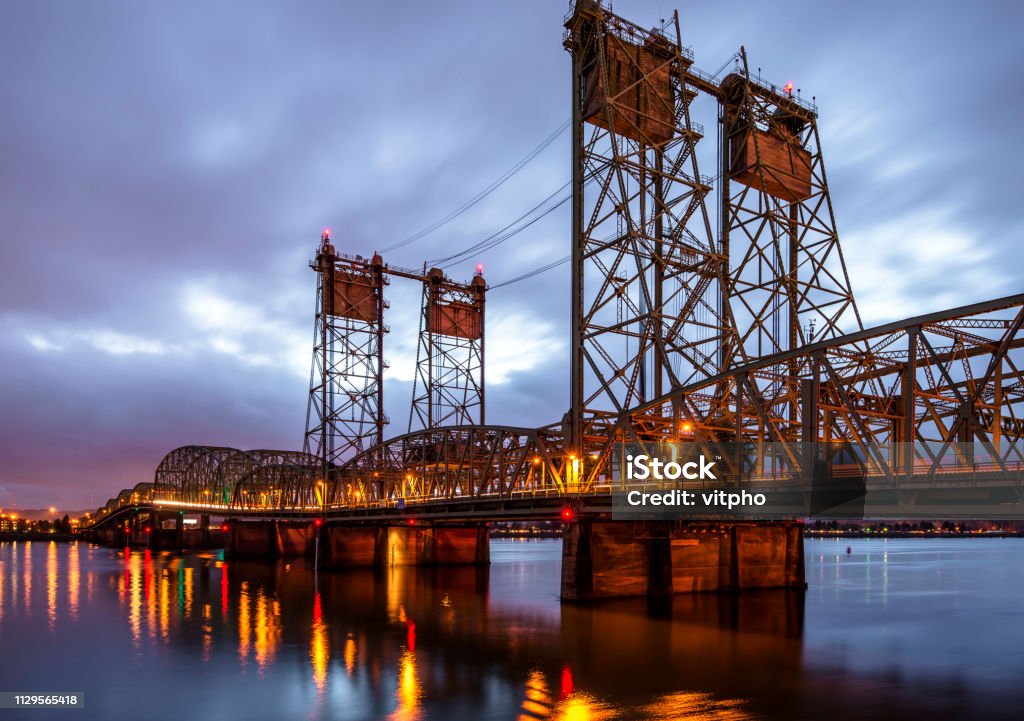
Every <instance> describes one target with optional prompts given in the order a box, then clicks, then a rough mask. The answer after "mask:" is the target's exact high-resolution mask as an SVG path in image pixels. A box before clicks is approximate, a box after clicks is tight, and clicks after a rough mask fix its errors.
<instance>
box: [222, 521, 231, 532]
mask: <svg viewBox="0 0 1024 721" xmlns="http://www.w3.org/2000/svg"><path fill="white" fill-rule="evenodd" d="M220 530H222V531H224V533H227V532H228V531H230V530H231V526H229V525H228V524H227V523H222V524H221V525H220Z"/></svg>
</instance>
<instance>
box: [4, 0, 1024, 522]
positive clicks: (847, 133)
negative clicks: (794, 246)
mask: <svg viewBox="0 0 1024 721" xmlns="http://www.w3.org/2000/svg"><path fill="white" fill-rule="evenodd" d="M673 7H674V5H673V4H672V2H671V1H670V0H657V1H655V0H635V1H633V2H626V1H625V0H619V2H616V3H615V10H616V11H617V12H619V13H620V14H623V15H625V16H627V17H630V18H631V19H633V20H635V21H636V22H638V23H639V24H641V25H653V24H654V23H655V22H656V21H657V20H658V18H659V17H664V16H666V15H667V14H668V13H670V12H671V10H672V9H673ZM567 9H568V5H567V3H563V2H552V1H550V0H547V1H543V2H542V1H541V0H524V1H523V2H516V3H482V2H478V1H470V0H462V1H452V0H438V1H437V2H431V3H408V4H399V3H392V4H384V3H358V4H357V3H345V2H313V1H311V0H308V1H302V2H298V1H291V2H283V1H281V2H270V3H267V2H244V3H243V2H239V1H237V0H236V1H235V2H198V1H196V2H191V1H187V2H177V3H168V2H155V1H154V2H138V1H137V0H131V1H124V2H118V1H116V0H93V1H90V2H82V1H80V0H67V1H66V2H55V1H53V0H8V1H7V2H4V3H0V64H2V67H3V69H4V70H3V72H2V73H0V158H2V160H0V217H2V219H3V222H2V225H0V368H2V374H3V375H2V382H0V507H3V508H8V507H11V506H12V505H17V506H18V507H21V508H29V507H39V506H48V505H51V504H56V505H58V506H60V507H62V508H87V507H95V506H97V505H100V504H102V503H104V502H105V501H106V499H107V498H108V497H109V496H110V495H112V494H114V493H116V492H117V491H118V490H119V489H121V488H123V487H126V486H130V485H133V484H134V483H136V482H138V481H142V480H150V479H151V476H152V471H153V468H154V467H155V465H156V464H157V462H158V461H159V460H160V458H161V457H162V456H163V454H164V453H165V452H166V451H168V450H170V449H171V448H173V447H175V446H179V445H183V444H188V443H204V444H216V445H229V446H236V447H246V448H256V447H261V448H269V447H285V448H293V447H299V446H300V445H301V441H302V432H303V423H304V416H305V402H306V401H305V394H306V390H307V385H308V375H309V357H310V353H311V338H312V313H313V301H314V295H313V273H312V271H310V270H309V268H308V267H307V262H308V259H309V258H310V256H311V255H312V254H313V252H314V250H315V246H316V244H317V241H318V237H319V233H320V231H321V229H322V228H323V227H325V226H329V227H331V228H332V229H333V234H334V238H335V241H336V243H337V244H338V245H339V247H340V249H341V250H343V251H346V252H351V253H370V252H372V251H373V250H374V249H380V248H385V247H388V246H389V245H392V244H394V243H396V242H398V241H400V240H402V239H403V238H406V237H408V236H409V235H410V234H413V233H415V232H416V231H418V230H419V229H421V228H423V227H424V226H427V225H429V224H430V223H431V222H433V221H435V220H437V219H438V218H439V217H442V216H444V215H445V214H446V213H448V212H449V211H450V210H452V209H453V208H455V207H458V206H459V205H460V204H461V203H463V202H464V201H466V200H467V199H468V198H470V197H472V196H473V195H474V194H475V193H477V192H478V191H479V190H481V189H482V188H483V187H485V186H486V185H488V184H489V183H490V182H491V181H493V180H494V179H495V178H497V177H498V176H500V175H501V174H502V173H503V172H504V171H506V170H507V169H508V168H509V167H511V166H512V165H513V164H515V163H516V161H517V160H519V159H520V158H521V157H522V156H524V155H525V154H526V153H527V152H528V151H529V150H530V149H531V148H533V147H534V146H536V145H537V144H538V143H539V142H540V141H541V140H542V139H543V138H544V137H546V136H547V135H549V134H550V133H551V132H552V131H553V130H555V129H556V128H558V127H559V125H561V124H562V123H563V122H564V121H565V120H567V119H568V116H569V95H568V89H569V82H570V78H569V56H568V55H567V54H566V53H565V51H564V50H563V49H562V46H561V32H562V28H561V23H562V16H563V15H564V13H565V12H566V10H567ZM681 11H682V25H683V33H684V43H686V44H689V45H692V46H693V48H694V51H695V53H696V57H697V64H698V65H699V66H701V67H703V68H704V69H707V70H710V71H712V72H714V71H715V70H717V69H718V67H719V66H720V65H721V64H722V63H723V62H724V61H725V59H726V58H728V57H729V56H730V55H731V54H732V53H733V52H735V51H736V49H737V48H738V46H739V45H741V44H743V45H745V46H746V49H747V52H748V55H749V57H750V61H751V66H752V67H754V66H756V67H760V68H761V69H762V73H763V74H764V75H765V76H766V77H768V78H771V79H773V80H774V81H775V82H778V83H783V82H786V81H787V80H793V81H794V82H795V83H796V85H797V86H798V87H800V88H801V89H802V92H803V94H804V95H805V96H809V95H815V96H816V98H817V101H818V104H819V106H820V109H821V114H820V127H821V134H822V142H823V146H824V149H825V154H826V165H827V168H828V172H829V180H830V185H831V188H832V198H833V202H834V204H835V207H836V213H837V218H838V224H839V229H840V234H841V237H842V239H843V244H844V248H845V252H846V256H847V259H848V263H849V268H850V273H851V276H852V280H853V284H854V288H855V291H856V293H857V295H858V301H859V304H860V307H861V311H862V314H863V315H864V317H865V321H866V322H867V323H869V324H874V323H876V322H878V321H883V320H891V319H895V318H897V317H903V316H907V315H911V314H914V313H916V312H920V311H924V310H929V309H938V308H942V307H948V306H952V305H957V304H960V303H964V302H970V301H975V300H981V299H984V298H987V297H994V296H999V295H1006V294H1009V293H1013V292H1017V291H1020V290H1021V289H1022V288H1024V268H1022V265H1021V263H1020V262H1019V257H1020V256H1019V248H1020V238H1022V237H1024V233H1022V230H1024V228H1022V227H1021V225H1022V221H1021V214H1020V211H1019V207H1020V202H1019V199H1018V197H1017V192H1018V191H1017V187H1018V184H1019V174H1020V165H1021V163H1020V161H1021V141H1020V130H1019V126H1020V121H1019V117H1020V116H1019V113H1020V108H1021V106H1020V102H1021V101H1020V98H1021V97H1024V87H1022V85H1024V81H1022V79H1021V78H1022V77H1024V74H1022V73H1021V72H1020V68H1021V67H1022V65H1024V46H1022V45H1021V43H1020V42H1019V30H1020V28H1021V27H1024V6H1021V5H1019V4H1016V3H994V2H978V3H939V2H904V1H902V0H897V2H892V0H889V1H887V2H872V1H868V2H858V3H839V2H830V3H820V2H812V1H811V0H788V1H780V2H773V3H761V4H759V5H757V6H754V5H753V4H751V3H738V4H737V3H725V4H723V3H719V2H688V3H687V4H686V5H685V6H684V7H682V8H681ZM710 120H711V119H706V120H705V125H707V126H710V125H711V122H710ZM707 142H710V141H707ZM568 177H569V149H568V135H567V134H566V133H563V134H562V135H561V136H560V137H559V138H558V140H557V141H556V142H554V143H553V144H552V145H551V146H550V147H549V148H548V149H547V150H546V151H544V152H543V153H542V154H541V155H540V156H539V157H537V158H536V159H535V160H534V161H533V162H531V163H530V164H529V165H528V166H527V167H526V168H524V170H523V171H522V172H520V173H519V174H517V175H516V176H515V177H514V178H513V180H511V181H510V182H508V183H506V184H505V185H504V186H503V187H502V188H501V189H500V190H499V191H498V192H496V193H494V194H492V195H491V196H489V197H488V198H487V199H486V200H485V201H483V202H481V203H479V204H478V205H476V206H474V208H473V210H472V211H471V212H468V213H465V214H463V215H461V216H460V217H459V219H458V220H457V221H456V222H453V223H451V224H449V225H447V226H445V227H444V228H443V229H442V230H440V231H438V232H436V233H433V234H431V235H429V236H426V237H425V238H423V239H422V240H420V241H418V242H416V243H412V244H409V245H407V246H405V247H403V248H401V249H398V250H396V251H394V252H393V253H390V254H388V255H387V256H386V258H385V260H387V261H388V262H390V263H392V264H397V265H402V266H410V267H417V266H421V265H422V263H423V262H424V261H425V260H427V259H432V258H437V257H440V256H443V255H447V254H448V252H449V251H450V250H451V249H458V248H462V247H465V246H468V245H470V244H471V243H473V242H475V241H478V240H480V239H481V238H483V237H486V236H487V235H490V234H491V233H493V232H494V231H496V230H498V229H499V228H501V227H502V226H504V225H506V224H507V223H508V222H510V221H511V220H513V219H515V218H516V217H518V216H519V215H520V214H522V213H523V212H524V211H526V210H527V209H529V208H530V207H532V206H533V205H535V204H536V203H537V202H539V201H540V200H541V199H542V198H544V197H545V196H547V195H548V194H549V193H551V192H553V191H554V190H555V189H556V188H558V187H559V186H561V185H562V184H563V183H564V182H566V181H567V180H568ZM566 209H567V208H565V207H563V208H562V209H561V211H560V212H555V213H552V214H551V215H550V216H548V217H547V218H545V219H544V220H543V221H541V222H539V223H537V224H536V225H534V226H532V227H531V228H530V229H529V230H528V231H526V232H524V233H522V234H520V235H517V236H515V237H514V238H513V239H511V240H510V241H508V242H506V243H504V244H503V245H501V246H499V247H498V248H495V249H493V250H491V251H488V252H487V253H485V254H484V255H482V256H480V257H473V258H471V259H468V260H467V261H466V262H465V263H464V264H463V265H461V266H457V267H455V268H453V269H451V272H452V275H453V276H454V277H456V278H469V277H470V275H471V274H472V268H473V265H474V264H475V263H477V262H482V263H484V265H485V275H486V276H487V278H488V280H489V281H490V282H491V283H498V282H501V281H502V280H503V279H507V278H510V277H514V276H516V275H519V274H521V273H524V272H526V271H528V270H530V269H532V268H534V267H537V266H540V265H542V264H543V263H545V262H546V261H549V260H554V259H557V258H559V257H562V256H564V255H566V254H567V253H568V243H569V235H568V215H567V213H565V212H564V211H565V210H566ZM389 298H390V301H391V304H392V310H391V313H390V316H389V319H388V322H389V324H390V326H391V328H392V332H391V334H390V335H389V336H388V338H387V344H388V345H387V351H386V357H387V358H388V359H389V360H390V362H391V370H390V371H389V375H388V379H387V383H386V390H385V393H386V396H387V407H388V412H389V414H390V416H391V419H392V426H391V429H392V432H393V433H398V432H401V431H403V430H404V429H405V425H406V418H407V414H408V400H409V397H410V395H411V384H410V380H411V377H412V364H413V359H414V352H415V346H414V343H415V332H416V314H417V312H418V302H419V298H418V289H416V288H410V287H403V286H399V284H398V283H395V284H394V285H392V286H391V289H390V292H389ZM567 321H568V288H567V284H566V283H565V273H564V267H563V268H560V269H556V270H554V271H551V272H550V273H547V274H544V275H540V276H538V277H535V278H532V279H530V280H528V281H525V282H523V283H518V284H515V285H512V286H508V287H506V288H502V289H498V290H496V291H494V293H493V294H492V295H491V297H490V299H489V301H488V331H489V333H488V364H489V372H488V401H489V403H488V417H489V418H488V419H489V420H490V421H493V422H506V423H513V424H517V425H527V424H539V423H547V422H551V421H553V420H556V419H557V418H559V417H560V416H561V413H562V412H563V411H564V408H565V406H566V405H567V402H568V400H567V391H566V387H565V385H566V380H567V370H566V365H565V364H566V344H565V338H566V334H567Z"/></svg>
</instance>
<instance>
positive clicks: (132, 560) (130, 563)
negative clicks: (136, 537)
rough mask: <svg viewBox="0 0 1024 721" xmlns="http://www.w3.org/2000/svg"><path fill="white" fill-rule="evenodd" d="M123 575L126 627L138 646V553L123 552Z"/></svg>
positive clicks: (139, 577)
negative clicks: (126, 596)
mask: <svg viewBox="0 0 1024 721" xmlns="http://www.w3.org/2000/svg"><path fill="white" fill-rule="evenodd" d="M125 560H126V561H127V563H126V564H125V575H126V576H127V579H128V580H127V581H126V583H127V584H128V627H129V628H130V629H131V632H132V644H133V645H134V646H135V648H138V647H139V644H140V643H141V641H142V575H141V574H140V566H141V565H142V559H140V558H139V556H138V554H130V553H127V552H126V553H125Z"/></svg>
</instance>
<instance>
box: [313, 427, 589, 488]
mask: <svg viewBox="0 0 1024 721" xmlns="http://www.w3.org/2000/svg"><path fill="white" fill-rule="evenodd" d="M561 447H562V444H561V442H560V434H559V433H557V432H555V431H548V430H545V429H540V430H538V429H535V428H517V427H511V426H457V427H456V426H453V427H447V428H435V429H430V430H423V431H417V432H414V433H407V434H405V435H402V436H398V437H397V438H393V439H391V440H389V441H387V442H385V443H384V444H382V445H380V446H375V447H373V448H370V449H368V450H366V451H363V452H362V453H360V454H358V455H356V456H355V457H353V458H352V459H350V460H349V461H347V462H346V463H344V464H342V465H341V466H340V467H339V468H338V469H337V470H336V471H335V472H333V473H332V474H331V476H330V478H329V479H328V483H327V488H328V493H327V496H326V499H325V502H326V505H327V506H328V507H329V508H337V507H359V506H380V505H403V504H407V503H422V502H428V501H455V500H469V499H473V498H484V497H486V498H515V497H522V496H523V495H527V494H558V493H565V492H568V490H569V489H568V488H567V486H566V483H565V481H564V478H565V475H566V473H565V471H566V468H567V467H568V466H571V464H572V460H571V459H570V458H569V457H567V456H565V455H564V454H563V453H562V451H561Z"/></svg>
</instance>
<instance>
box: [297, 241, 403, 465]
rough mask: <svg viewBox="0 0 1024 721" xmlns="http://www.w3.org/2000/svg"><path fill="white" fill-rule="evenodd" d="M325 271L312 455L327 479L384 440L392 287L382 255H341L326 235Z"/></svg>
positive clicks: (319, 295)
mask: <svg viewBox="0 0 1024 721" xmlns="http://www.w3.org/2000/svg"><path fill="white" fill-rule="evenodd" d="M310 267H311V268H312V269H313V270H314V271H316V273H317V290H316V323H315V331H314V340H313V364H312V369H311V372H310V383H309V402H308V405H307V408H306V439H305V445H304V450H305V451H306V453H309V454H311V455H313V456H316V458H317V459H319V461H320V463H321V465H322V468H323V471H324V474H325V475H326V473H327V471H328V470H329V469H330V468H331V467H333V466H335V465H337V463H338V462H339V461H340V460H342V459H344V458H347V457H350V456H352V455H354V454H355V453H358V452H360V451H362V450H365V449H367V448H369V447H371V446H373V445H377V444H380V443H381V442H382V441H383V440H384V426H385V425H386V424H387V422H388V421H387V418H386V417H385V416H384V399H383V394H384V384H383V379H382V373H383V371H384V368H385V364H384V360H383V340H384V334H385V333H386V332H387V328H386V327H385V326H384V309H385V308H386V307H387V306H386V303H385V301H384V286H385V285H386V284H387V279H386V276H385V273H384V263H383V261H382V260H381V257H380V256H379V255H374V256H373V258H370V259H367V258H361V257H358V256H357V257H355V258H350V257H346V256H341V255H339V254H338V253H337V252H336V251H335V249H334V246H333V245H332V244H331V242H330V235H329V234H328V233H327V232H325V233H324V234H323V236H322V238H321V244H320V248H319V250H318V252H317V255H316V259H315V260H313V262H312V263H310Z"/></svg>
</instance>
